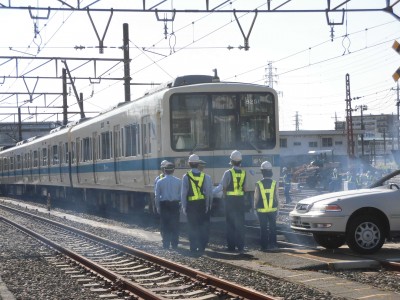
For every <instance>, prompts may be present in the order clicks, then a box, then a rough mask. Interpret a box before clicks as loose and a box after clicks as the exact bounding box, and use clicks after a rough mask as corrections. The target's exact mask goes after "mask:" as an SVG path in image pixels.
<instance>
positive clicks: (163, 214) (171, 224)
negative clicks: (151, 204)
mask: <svg viewBox="0 0 400 300" xmlns="http://www.w3.org/2000/svg"><path fill="white" fill-rule="evenodd" d="M179 210H180V205H179V201H161V202H160V227H161V228H160V231H161V237H162V243H163V247H164V248H165V249H168V248H169V247H170V246H172V248H176V247H177V246H178V242H179Z"/></svg>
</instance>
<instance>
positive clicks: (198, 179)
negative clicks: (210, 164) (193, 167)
mask: <svg viewBox="0 0 400 300" xmlns="http://www.w3.org/2000/svg"><path fill="white" fill-rule="evenodd" d="M187 176H188V180H189V182H190V185H189V191H188V200H189V201H194V200H204V199H205V198H206V197H205V196H204V194H203V192H202V188H203V183H204V173H203V172H200V174H199V175H194V174H193V172H192V171H190V172H187Z"/></svg>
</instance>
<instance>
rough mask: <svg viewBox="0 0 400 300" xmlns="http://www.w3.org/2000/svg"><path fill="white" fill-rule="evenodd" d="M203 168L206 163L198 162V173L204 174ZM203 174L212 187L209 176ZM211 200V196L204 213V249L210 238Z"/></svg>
mask: <svg viewBox="0 0 400 300" xmlns="http://www.w3.org/2000/svg"><path fill="white" fill-rule="evenodd" d="M205 167H206V162H205V161H203V160H200V163H199V164H198V165H197V169H198V170H199V171H200V172H204V169H205ZM204 174H205V175H204V176H205V177H208V179H207V181H209V182H211V185H212V179H211V176H210V175H208V174H206V173H205V172H204ZM211 188H212V187H211ZM212 200H213V196H211V198H210V201H209V204H208V211H207V213H206V220H205V226H206V229H205V230H206V234H205V236H206V240H205V241H204V242H205V246H204V248H205V247H206V246H207V244H208V240H209V237H210V222H211V208H212V205H213V202H212Z"/></svg>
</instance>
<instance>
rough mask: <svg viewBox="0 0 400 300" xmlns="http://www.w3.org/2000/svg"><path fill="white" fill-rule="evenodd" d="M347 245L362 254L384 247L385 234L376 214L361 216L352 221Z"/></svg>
mask: <svg viewBox="0 0 400 300" xmlns="http://www.w3.org/2000/svg"><path fill="white" fill-rule="evenodd" d="M346 242H347V245H348V246H349V248H350V249H351V250H353V251H354V252H357V253H360V254H371V253H374V252H376V251H378V250H379V249H381V248H382V245H383V243H384V242H385V234H384V231H383V225H382V222H381V221H380V220H379V218H377V217H374V216H368V215H366V216H359V217H356V218H355V219H353V220H351V221H350V224H349V227H348V232H347V237H346Z"/></svg>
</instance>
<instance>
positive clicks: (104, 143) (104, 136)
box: [101, 131, 111, 159]
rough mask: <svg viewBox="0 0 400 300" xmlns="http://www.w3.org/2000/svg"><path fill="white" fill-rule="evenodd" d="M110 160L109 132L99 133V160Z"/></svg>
mask: <svg viewBox="0 0 400 300" xmlns="http://www.w3.org/2000/svg"><path fill="white" fill-rule="evenodd" d="M109 158H111V132H109V131H107V132H102V133H101V159H109Z"/></svg>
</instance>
